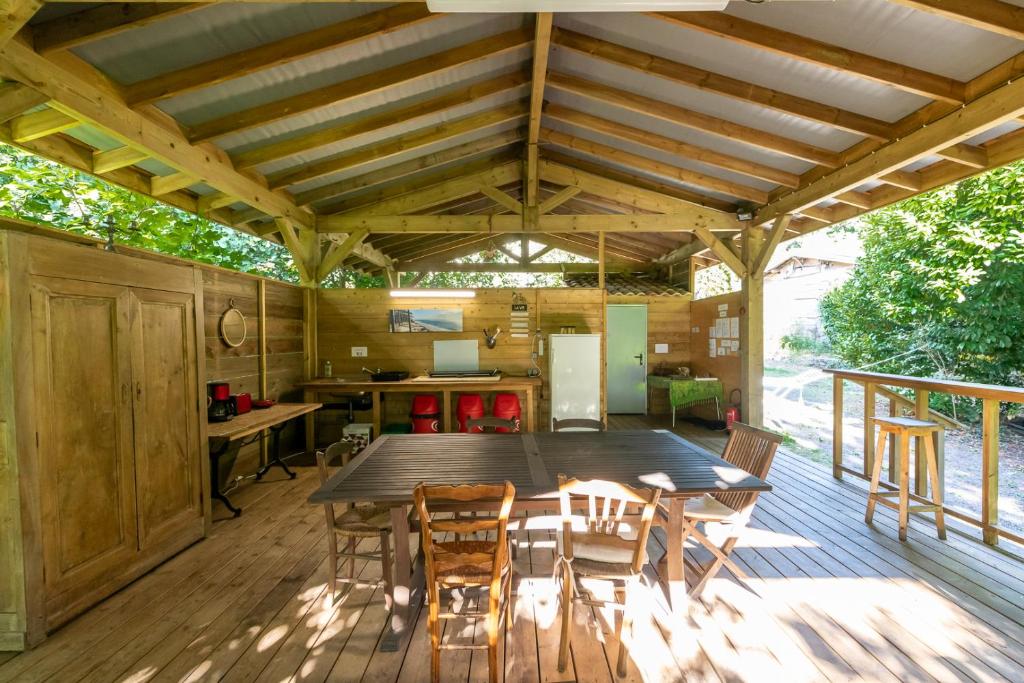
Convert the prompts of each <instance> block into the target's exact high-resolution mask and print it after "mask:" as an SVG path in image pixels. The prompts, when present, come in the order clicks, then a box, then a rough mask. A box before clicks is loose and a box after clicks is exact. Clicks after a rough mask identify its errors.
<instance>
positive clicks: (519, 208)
mask: <svg viewBox="0 0 1024 683" xmlns="http://www.w3.org/2000/svg"><path fill="white" fill-rule="evenodd" d="M480 194H482V195H484V196H486V197H488V198H489V199H490V200H491V201H493V202H494V203H495V204H498V205H499V206H502V207H504V208H505V209H507V210H509V211H511V212H512V213H516V214H519V215H522V214H523V204H522V202H520V201H519V200H518V199H516V198H514V197H512V196H510V195H508V194H506V193H504V192H502V191H501V190H499V189H498V188H496V187H491V186H489V185H481V186H480Z"/></svg>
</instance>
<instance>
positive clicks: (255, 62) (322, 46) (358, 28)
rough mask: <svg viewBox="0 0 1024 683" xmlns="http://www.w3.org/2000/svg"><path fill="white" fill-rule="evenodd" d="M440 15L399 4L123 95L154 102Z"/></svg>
mask: <svg viewBox="0 0 1024 683" xmlns="http://www.w3.org/2000/svg"><path fill="white" fill-rule="evenodd" d="M442 16H444V15H441V14H431V13H430V12H429V11H428V10H427V8H426V6H425V5H419V4H410V3H406V4H400V5H395V6H394V7H389V8H387V9H383V10H380V11H378V12H371V13H370V14H364V15H362V16H358V17H355V18H354V19H347V20H345V21H342V22H339V23H336V24H331V25H329V26H322V27H320V28H317V29H314V30H312V31H308V32H306V33H300V34H298V35H294V36H289V37H287V38H282V39H281V40H277V41H274V42H272V43H267V44H265V45H259V46H257V47H253V48H250V49H248V50H243V51H241V52H235V53H233V54H229V55H227V56H224V57H218V58H216V59H211V60H209V61H206V62H203V63H201V64H195V65H193V66H188V67H185V68H183V69H179V70H177V71H172V72H171V73H167V74H161V75H159V76H155V77H153V78H150V79H148V80H145V81H140V82H138V83H133V84H131V85H129V86H127V87H126V88H125V99H126V100H127V101H128V104H130V105H132V106H136V105H140V104H152V103H154V102H159V101H160V100H164V99H167V98H170V97H176V96H178V95H182V94H184V93H187V92H192V91H194V90H199V89H202V88H209V87H211V86H214V85H217V84H218V83H222V82H224V81H228V80H234V79H237V78H241V77H243V76H248V75H249V74H253V73H256V72H258V71H262V70H265V69H270V68H273V67H277V66H281V65H283V64H288V63H290V62H294V61H297V60H299V59H304V58H306V57H309V56H312V55H315V54H319V53H321V52H326V51H327V50H334V49H337V48H340V47H343V46H345V45H351V44H353V43H358V42H363V41H367V40H370V39H372V38H377V37H379V36H381V35H386V34H388V33H391V32H394V31H397V30H399V29H403V28H408V27H410V26H415V25H416V24H420V23H422V22H425V21H433V20H435V19H438V18H440V17H442Z"/></svg>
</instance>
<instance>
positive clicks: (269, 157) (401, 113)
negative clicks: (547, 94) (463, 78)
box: [232, 72, 528, 168]
mask: <svg viewBox="0 0 1024 683" xmlns="http://www.w3.org/2000/svg"><path fill="white" fill-rule="evenodd" d="M527 82H528V81H527V77H526V74H524V73H521V72H513V73H510V74H504V75H502V76H498V77H497V78H492V79H489V80H486V81H483V82H479V83H474V84H472V85H470V86H467V87H465V88H460V89H459V90H456V91H454V92H450V93H446V94H444V95H441V96H440V97H434V98H431V99H429V100H424V101H421V102H415V103H413V104H410V105H407V106H405V107H400V108H398V109H389V110H386V111H383V112H380V113H374V114H370V115H369V116H364V117H361V118H357V119H355V120H354V121H345V122H344V123H342V124H340V125H337V126H331V127H329V128H324V129H320V130H316V131H314V132H312V133H307V134H305V135H299V136H296V137H290V138H286V139H284V140H281V141H279V142H275V143H271V144H269V145H264V146H262V147H256V148H253V149H250V150H247V151H245V152H241V153H239V154H236V155H233V156H232V161H234V163H235V166H236V167H238V168H250V167H252V166H257V165H259V164H264V163H267V162H269V161H276V160H277V159H284V158H287V157H290V156H294V155H296V154H300V153H302V152H305V151H308V150H311V149H316V148H317V147H323V146H325V145H330V144H333V143H335V142H341V141H343V140H347V139H349V138H352V137H355V136H357V135H365V134H367V133H375V132H378V131H383V130H385V129H387V128H390V127H391V126H396V125H401V124H408V123H410V122H412V121H415V120H416V119H419V118H422V117H424V116H429V115H430V114H436V113H440V112H444V111H446V110H449V109H453V108H456V107H460V106H463V105H467V104H471V103H473V102H477V101H479V100H482V99H484V98H487V97H490V96H492V95H496V94H498V93H502V92H507V91H509V90H512V89H515V88H518V87H520V86H523V85H525V84H526V83H527Z"/></svg>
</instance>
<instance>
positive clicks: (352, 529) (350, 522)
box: [316, 441, 394, 607]
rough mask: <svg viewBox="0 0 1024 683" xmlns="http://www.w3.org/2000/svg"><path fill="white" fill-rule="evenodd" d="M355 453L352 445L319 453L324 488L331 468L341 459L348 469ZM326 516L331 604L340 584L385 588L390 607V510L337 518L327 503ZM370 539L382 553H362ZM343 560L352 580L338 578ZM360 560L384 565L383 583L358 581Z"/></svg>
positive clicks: (358, 509)
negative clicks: (342, 544)
mask: <svg viewBox="0 0 1024 683" xmlns="http://www.w3.org/2000/svg"><path fill="white" fill-rule="evenodd" d="M351 453H352V444H351V443H349V442H348V441H339V442H338V443H334V444H331V445H330V446H328V448H327V451H326V452H324V451H317V453H316V467H317V471H318V472H319V474H320V484H321V485H323V484H325V483H326V482H327V480H328V479H329V478H330V472H329V470H328V464H329V463H331V462H334V461H335V460H339V459H340V461H341V464H342V465H343V466H344V465H345V464H347V463H348V459H349V457H350V456H351ZM324 514H325V516H326V518H327V569H328V575H327V587H328V589H329V590H330V592H331V600H332V601H333V600H334V597H335V592H336V590H337V586H338V582H339V581H340V582H342V583H347V584H352V585H359V586H369V587H373V588H377V587H380V586H383V587H384V591H385V594H386V596H387V597H386V600H387V604H388V606H389V607H390V606H391V599H392V595H393V586H394V583H393V576H392V566H391V562H392V560H391V557H392V556H391V510H390V508H388V507H386V506H383V505H376V504H368V505H353V506H351V507H349V508H348V509H347V510H345V511H344V512H342V513H341V514H337V512H336V510H335V509H334V505H333V504H332V503H325V504H324ZM368 538H378V539H380V549H379V550H376V551H366V552H359V551H358V545H359V542H360V541H361V540H363V539H368ZM339 539H342V540H343V541H345V550H339V549H338V540H339ZM341 558H345V559H347V560H348V576H346V577H339V576H338V564H339V559H341ZM356 560H374V561H378V562H380V564H381V568H380V571H381V579H380V580H379V581H363V580H361V579H357V578H356Z"/></svg>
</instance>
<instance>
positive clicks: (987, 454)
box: [981, 398, 999, 545]
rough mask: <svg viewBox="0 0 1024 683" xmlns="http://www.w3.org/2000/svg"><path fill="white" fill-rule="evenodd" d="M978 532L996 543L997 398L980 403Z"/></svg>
mask: <svg viewBox="0 0 1024 683" xmlns="http://www.w3.org/2000/svg"><path fill="white" fill-rule="evenodd" d="M981 405H982V413H981V535H982V538H983V539H984V540H985V543H988V544H989V545H996V544H997V543H999V532H998V531H996V529H995V527H996V525H997V524H998V522H999V401H997V400H995V399H990V398H987V399H984V400H983V401H982V403H981Z"/></svg>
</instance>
